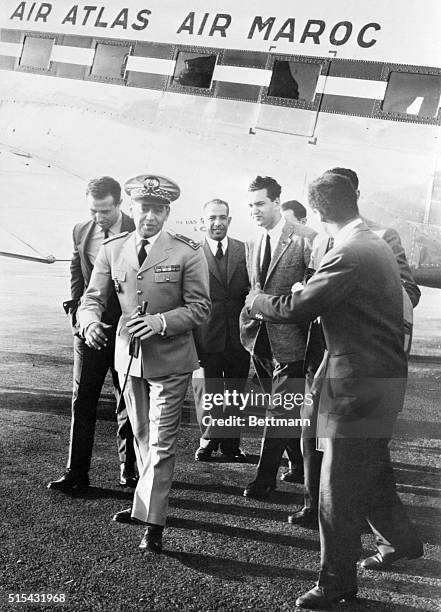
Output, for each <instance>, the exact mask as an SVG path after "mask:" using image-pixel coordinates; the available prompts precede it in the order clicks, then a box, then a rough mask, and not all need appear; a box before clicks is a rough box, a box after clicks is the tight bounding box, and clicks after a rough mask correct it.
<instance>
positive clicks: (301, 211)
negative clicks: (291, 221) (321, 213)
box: [281, 200, 306, 219]
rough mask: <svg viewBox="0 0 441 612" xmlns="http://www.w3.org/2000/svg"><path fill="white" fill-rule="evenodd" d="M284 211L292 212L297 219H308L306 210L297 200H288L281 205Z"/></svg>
mask: <svg viewBox="0 0 441 612" xmlns="http://www.w3.org/2000/svg"><path fill="white" fill-rule="evenodd" d="M281 209H282V210H292V212H293V213H294V217H295V218H296V219H306V208H305V207H304V206H303V204H300V202H297V200H287V201H286V202H283V204H282V205H281Z"/></svg>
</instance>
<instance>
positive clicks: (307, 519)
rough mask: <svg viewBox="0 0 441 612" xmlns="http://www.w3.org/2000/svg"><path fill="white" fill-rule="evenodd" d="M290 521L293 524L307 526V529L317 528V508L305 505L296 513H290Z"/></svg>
mask: <svg viewBox="0 0 441 612" xmlns="http://www.w3.org/2000/svg"><path fill="white" fill-rule="evenodd" d="M288 523H290V524H291V525H299V527H306V529H317V527H318V513H317V510H314V509H313V508H306V507H303V508H301V509H300V510H297V512H294V514H289V515H288Z"/></svg>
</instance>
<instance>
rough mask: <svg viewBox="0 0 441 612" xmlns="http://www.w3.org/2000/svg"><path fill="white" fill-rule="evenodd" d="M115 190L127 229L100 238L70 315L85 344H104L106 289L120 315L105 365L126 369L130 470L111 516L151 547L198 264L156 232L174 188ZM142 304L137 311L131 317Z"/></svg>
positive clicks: (204, 291)
mask: <svg viewBox="0 0 441 612" xmlns="http://www.w3.org/2000/svg"><path fill="white" fill-rule="evenodd" d="M125 190H126V192H127V193H129V194H130V196H131V199H132V202H131V213H132V217H133V220H134V222H135V226H136V231H135V232H133V233H132V234H130V235H129V234H127V233H125V234H120V235H119V236H116V237H114V238H111V239H109V240H107V241H105V242H104V244H103V248H102V249H101V251H100V253H99V255H98V257H97V260H96V263H95V267H94V271H93V275H92V278H91V281H90V284H89V287H88V290H87V292H86V294H85V296H84V299H83V302H82V305H81V307H80V309H79V320H80V325H81V329H82V330H83V333H84V336H85V339H86V342H87V343H88V344H89V345H90V346H92V347H93V348H96V349H100V347H102V346H104V345H105V343H106V335H105V328H106V325H105V324H104V323H102V322H101V314H102V312H103V310H104V309H105V305H106V303H107V300H108V297H109V295H110V294H111V292H112V290H113V289H115V290H116V293H117V295H118V298H119V302H120V305H121V310H122V315H121V318H120V320H119V323H118V328H117V332H116V346H115V368H116V370H117V371H118V373H119V376H120V381H121V385H122V386H123V384H124V383H123V381H124V378H125V374H126V373H127V372H128V376H127V385H126V387H125V392H124V398H125V401H126V405H127V412H128V414H129V419H130V422H131V424H132V428H133V434H134V437H135V443H136V444H135V449H136V452H137V461H138V469H139V472H140V474H139V482H138V486H137V487H136V490H135V495H134V499H133V506H132V508H130V509H128V510H123V511H121V512H118V513H117V514H116V515H115V516H114V520H115V521H117V522H122V523H139V522H142V523H145V524H147V525H148V528H147V530H146V532H145V535H144V538H143V539H142V541H141V544H140V548H142V549H145V548H148V549H150V550H152V551H155V552H160V551H161V549H162V531H163V527H164V524H165V521H166V516H167V507H168V495H169V491H170V486H171V482H172V475H173V468H174V462H175V452H176V442H177V433H178V429H179V423H180V417H181V408H182V404H183V401H184V397H185V393H186V390H187V386H188V382H189V380H190V378H191V372H192V370H195V369H196V368H198V359H197V354H196V349H195V344H194V340H193V333H192V330H193V328H194V327H196V326H197V325H200V324H201V323H203V322H204V321H205V320H206V319H207V318H208V316H209V314H210V298H209V283H208V267H207V262H206V260H205V257H204V254H203V252H202V249H200V245H199V243H197V242H195V241H193V240H190V239H189V238H186V237H184V236H181V235H179V234H172V233H170V232H168V231H165V230H164V229H163V225H164V223H165V221H166V220H167V218H168V215H169V212H170V202H172V201H173V200H176V199H177V198H178V197H179V194H180V191H179V187H178V186H177V185H176V184H175V183H174V182H173V181H170V180H169V179H167V178H165V177H162V176H154V175H141V176H137V177H135V178H133V179H131V180H129V181H127V183H126V184H125ZM143 306H144V307H145V306H146V314H140V312H141V311H142V310H143V308H142V307H143ZM134 344H138V345H139V347H138V348H139V351H138V355H137V356H136V355H134V353H136V350H133V346H134ZM130 353H132V356H131V355H130ZM129 364H130V365H129Z"/></svg>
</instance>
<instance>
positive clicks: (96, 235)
mask: <svg viewBox="0 0 441 612" xmlns="http://www.w3.org/2000/svg"><path fill="white" fill-rule="evenodd" d="M121 226H122V213H121V211H120V213H119V215H118V219H117V220H116V221H115V223H114V224H113V225H112V226H111V227H110V228H109V230H108V236H107V237H108V238H110V236H116V235H117V234H120V233H121ZM104 240H105V237H104V230H103V229H101V228H100V226H99V225H97V224H96V223H95V227H94V228H93V230H92V233H91V234H90V236H89V240H88V241H87V247H86V255H87V257H88V258H89V261H90V263H91V264H92V266H93V265H94V263H95V259H96V256H97V255H98V251H99V250H100V247H101V245H102V244H103V242H104Z"/></svg>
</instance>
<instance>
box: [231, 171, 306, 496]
mask: <svg viewBox="0 0 441 612" xmlns="http://www.w3.org/2000/svg"><path fill="white" fill-rule="evenodd" d="M249 192H250V194H249V207H250V211H251V216H252V217H253V219H254V220H255V221H256V223H257V225H258V226H259V227H261V228H262V229H263V232H262V233H261V235H260V236H259V237H258V238H257V239H256V240H254V241H251V242H250V243H248V244H247V265H248V274H249V277H250V281H251V286H252V287H255V286H256V285H257V284H260V286H261V287H262V290H263V291H264V292H265V293H269V294H273V295H283V294H285V293H287V292H289V291H290V289H291V286H292V285H293V284H294V283H296V282H299V281H302V280H303V277H304V275H305V272H306V269H307V266H308V263H309V259H310V253H311V245H310V243H309V241H308V240H307V238H306V237H305V236H303V235H301V236H300V235H298V233H297V231H296V228H295V226H294V225H292V224H290V223H288V222H287V221H285V219H284V218H283V217H282V214H281V211H280V194H281V187H280V185H279V184H278V183H277V181H275V180H274V179H273V178H271V177H268V176H267V177H261V176H258V177H257V178H256V179H255V180H254V181H253V182H252V183H251V185H250V187H249ZM240 334H241V342H242V344H243V345H244V347H245V348H246V349H247V350H248V351H249V353H250V354H251V355H252V357H253V362H254V367H255V369H256V373H257V375H258V377H259V380H260V383H261V385H262V388H263V390H264V391H265V392H270V391H271V390H273V391H274V392H277V393H280V394H281V395H283V394H285V393H296V392H298V393H303V387H304V378H303V358H304V353H305V340H306V325H305V324H300V325H299V324H297V323H287V324H284V325H273V324H272V323H263V322H262V321H257V320H254V319H253V318H250V317H249V314H248V311H247V309H243V310H242V313H241V320H240ZM280 411H281V413H282V414H284V416H287V413H286V411H285V410H284V407H283V406H282V405H281V406H280ZM273 415H275V411H274V407H270V409H268V411H267V416H268V417H271V416H273ZM296 415H297V416H298V407H297V410H296V409H294V410H293V411H292V412H291V413H290V414H289V416H290V417H295V416H296ZM299 433H300V432H299V431H297V430H288V429H287V428H277V427H271V426H268V427H265V430H264V435H263V440H262V447H261V452H260V460H259V464H258V466H257V474H256V478H255V480H254V481H253V482H251V483H249V484H248V485H247V487H246V488H245V490H244V496H245V497H252V498H255V499H264V498H266V497H267V496H268V495H269V493H270V492H271V491H272V490H273V489H274V488H275V486H276V477H277V470H278V468H279V465H280V462H281V459H282V455H283V452H284V451H285V450H286V451H287V453H288V456H289V460H290V461H291V464H292V465H293V466H296V467H295V469H294V468H293V471H295V472H296V477H297V480H298V481H299V482H302V481H303V461H302V454H301V452H300V441H299Z"/></svg>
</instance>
